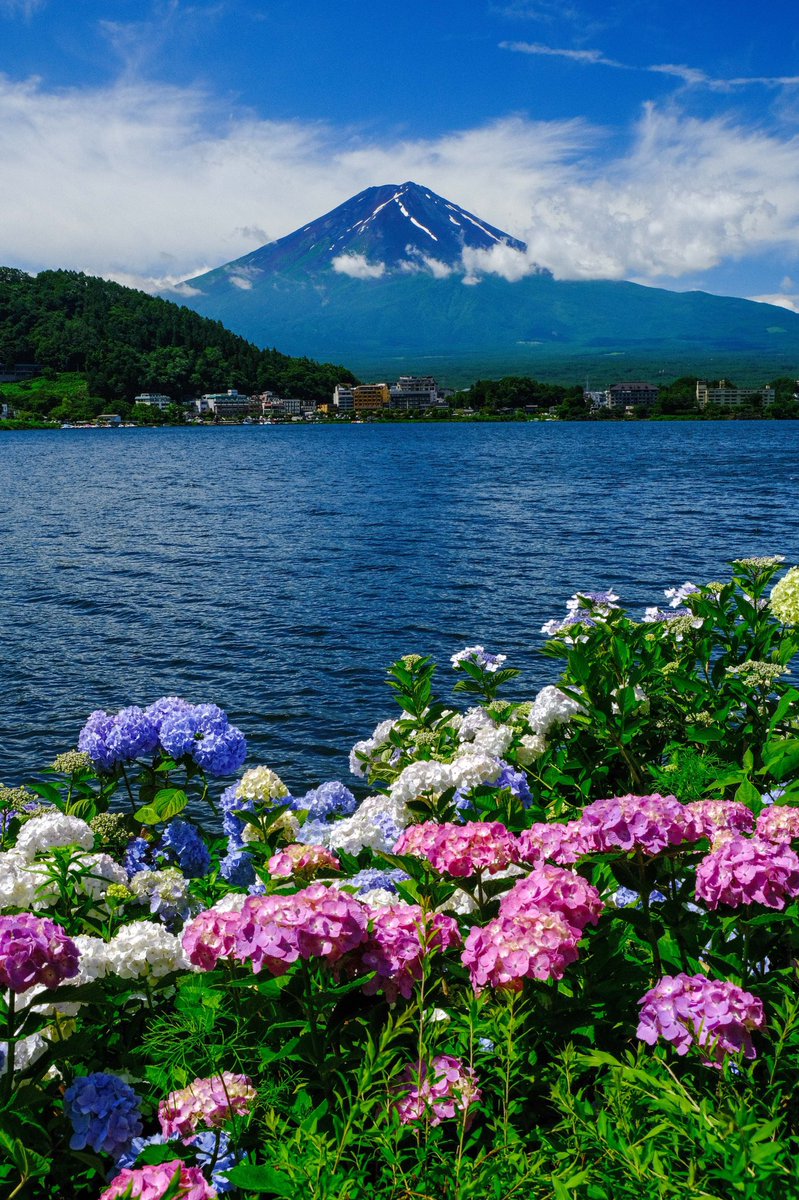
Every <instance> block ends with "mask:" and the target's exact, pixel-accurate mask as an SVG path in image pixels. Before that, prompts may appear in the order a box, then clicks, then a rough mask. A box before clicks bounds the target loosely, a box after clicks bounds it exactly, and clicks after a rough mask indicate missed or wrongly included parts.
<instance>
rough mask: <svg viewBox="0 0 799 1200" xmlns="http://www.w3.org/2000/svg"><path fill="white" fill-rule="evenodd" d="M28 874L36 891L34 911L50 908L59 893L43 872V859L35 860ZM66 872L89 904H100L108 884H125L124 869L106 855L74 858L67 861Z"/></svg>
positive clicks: (126, 878) (52, 881)
mask: <svg viewBox="0 0 799 1200" xmlns="http://www.w3.org/2000/svg"><path fill="white" fill-rule="evenodd" d="M28 870H29V873H30V875H31V877H32V878H33V879H34V880H35V886H36V888H37V907H38V908H41V907H43V906H46V905H48V904H54V903H55V902H56V901H57V900H58V896H59V890H58V885H57V883H56V881H55V880H54V879H53V878H52V877H51V876H50V874H49V872H48V870H47V859H46V858H40V859H38V860H37V861H36V862H35V863H33V864H31V865H30V866H29V868H28ZM68 872H69V875H70V877H71V879H72V881H73V883H74V884H75V886H76V887H77V888H78V890H79V891H81V892H83V894H84V895H86V896H91V898H92V899H93V900H101V899H102V897H103V896H104V895H105V894H106V892H107V891H108V888H109V886H110V885H111V884H112V883H123V884H127V882H128V875H127V871H126V870H125V868H124V867H122V866H120V864H119V863H117V862H114V860H113V858H111V856H110V855H109V854H75V855H73V856H72V858H71V859H70V862H69V867H68Z"/></svg>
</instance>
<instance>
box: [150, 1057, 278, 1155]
mask: <svg viewBox="0 0 799 1200" xmlns="http://www.w3.org/2000/svg"><path fill="white" fill-rule="evenodd" d="M256 1095H257V1092H256V1090H255V1088H254V1087H253V1084H252V1080H251V1079H249V1078H248V1076H247V1075H234V1074H233V1072H232V1071H223V1072H222V1073H221V1074H220V1075H213V1076H211V1077H210V1078H208V1079H195V1080H194V1082H193V1083H190V1084H189V1086H188V1087H185V1088H180V1089H179V1090H178V1091H176V1092H170V1093H169V1095H168V1096H167V1098H166V1100H162V1101H161V1103H160V1104H159V1105H158V1120H159V1122H160V1125H161V1132H162V1134H163V1135H164V1137H165V1138H166V1139H167V1141H168V1140H169V1139H170V1138H174V1137H179V1138H182V1139H183V1140H184V1141H186V1139H187V1138H190V1137H191V1136H192V1134H193V1133H194V1132H195V1130H196V1129H197V1127H198V1126H199V1125H204V1126H205V1127H206V1128H207V1129H218V1128H219V1127H220V1126H222V1125H225V1124H227V1122H228V1121H229V1120H230V1119H231V1118H232V1117H233V1116H240V1117H243V1116H246V1115H247V1113H248V1112H249V1111H250V1109H251V1108H252V1106H253V1102H254V1101H255V1097H256Z"/></svg>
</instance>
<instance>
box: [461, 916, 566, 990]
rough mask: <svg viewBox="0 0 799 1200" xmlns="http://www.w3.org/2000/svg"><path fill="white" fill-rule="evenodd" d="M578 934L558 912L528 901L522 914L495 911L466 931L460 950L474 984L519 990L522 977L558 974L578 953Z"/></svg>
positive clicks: (543, 976) (556, 975)
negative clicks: (482, 923) (483, 921)
mask: <svg viewBox="0 0 799 1200" xmlns="http://www.w3.org/2000/svg"><path fill="white" fill-rule="evenodd" d="M578 941H579V935H578V934H576V933H575V931H574V929H573V928H572V926H571V925H570V924H569V922H568V921H567V920H566V918H565V917H564V916H563V914H562V913H559V912H552V911H550V910H549V909H546V908H536V907H534V906H533V905H530V906H529V907H528V908H527V910H526V912H525V914H524V916H521V915H518V916H515V917H506V916H499V917H496V918H495V919H494V920H493V921H489V922H488V924H487V925H484V926H482V927H481V926H479V925H475V926H474V927H473V928H472V929H470V930H469V934H468V936H467V938H466V944H465V946H464V949H463V953H462V955H461V959H462V961H463V963H464V964H465V965H466V966H467V967H468V969H469V974H470V976H471V980H472V987H473V988H474V990H475V992H477V993H478V994H479V993H480V992H481V991H482V990H483V989H484V988H485V987H489V986H490V987H494V988H501V989H503V990H505V991H512V992H518V991H521V989H522V987H523V985H524V981H525V979H562V978H563V974H564V971H565V970H566V967H567V966H568V965H569V963H573V962H574V961H575V959H576V958H577V956H578V950H577V942H578Z"/></svg>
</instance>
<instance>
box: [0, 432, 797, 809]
mask: <svg viewBox="0 0 799 1200" xmlns="http://www.w3.org/2000/svg"><path fill="white" fill-rule="evenodd" d="M798 485H799V422H773V421H760V422H735V421H730V422H718V423H715V422H714V423H710V422H691V423H654V422H641V423H617V422H613V423H607V424H603V423H598V422H592V423H590V424H578V423H574V424H570V423H565V422H551V423H530V424H507V425H501V424H466V425H458V424H435V425H433V424H408V423H404V424H400V425H395V426H391V425H382V424H381V425H368V424H366V425H356V426H350V425H347V426H343V427H338V426H330V425H328V426H324V425H323V426H316V427H310V428H306V427H301V428H298V427H296V426H291V425H286V426H271V427H257V426H254V427H230V428H196V429H158V430H155V429H126V430H117V431H114V430H74V431H66V430H65V431H57V432H55V431H54V432H52V433H27V434H26V433H19V434H14V435H9V436H7V437H6V438H4V439H3V440H2V442H0V489H1V494H2V497H3V510H4V522H3V525H4V531H3V540H2V544H3V555H2V566H3V569H2V572H0V598H1V599H2V611H3V614H4V629H3V637H2V640H0V671H1V672H2V679H3V687H2V691H0V757H1V758H2V762H3V781H4V782H6V783H16V782H19V781H20V780H22V779H23V778H25V776H26V775H27V774H29V773H30V772H31V771H33V770H35V769H36V768H38V767H41V766H44V765H46V764H47V763H49V762H50V761H51V760H52V758H53V756H54V755H55V754H56V753H58V752H59V751H61V750H65V749H68V748H70V747H72V746H74V745H75V742H76V739H77V735H78V732H79V730H80V728H81V726H82V724H83V722H84V720H85V717H86V716H87V715H88V713H89V712H91V711H92V710H93V709H95V708H107V709H109V710H111V711H113V710H116V709H118V708H120V707H122V706H125V705H127V704H134V703H135V704H142V705H145V704H148V703H150V702H151V701H153V700H155V699H156V698H157V697H158V696H161V695H164V694H177V695H182V696H185V697H186V698H187V699H189V700H192V701H195V702H201V701H213V702H215V703H218V704H220V705H221V706H222V707H223V708H225V709H227V711H228V713H229V714H230V716H231V719H232V720H233V721H234V723H235V724H237V725H239V726H240V727H241V728H242V729H243V730H244V732H245V733H246V735H247V737H248V740H249V743H250V754H249V758H248V763H249V764H250V765H254V764H255V763H257V762H265V763H267V764H268V765H269V766H271V767H273V768H274V769H275V770H277V771H278V773H279V774H280V775H281V777H282V778H284V779H285V781H286V783H287V784H288V786H289V787H290V788H291V789H292V790H293V791H297V790H300V791H302V790H304V789H305V788H306V787H308V786H311V785H313V784H316V783H319V782H321V781H323V780H324V779H332V778H341V779H344V780H345V781H348V782H352V781H351V779H350V778H349V775H348V769H347V754H348V751H349V748H350V746H351V745H352V743H353V742H354V741H355V740H357V739H358V738H361V737H366V736H367V735H368V734H369V733H370V732H371V730H372V728H373V726H374V724H375V723H376V721H378V720H380V719H382V718H383V717H384V716H387V715H392V701H391V698H390V696H389V693H388V690H387V689H386V688H385V686H384V684H383V682H382V681H383V679H384V676H385V668H386V666H387V665H388V664H389V663H390V662H391V661H392V660H394V659H395V658H397V657H399V656H400V655H402V654H405V653H410V652H417V653H429V654H432V655H433V656H434V657H437V658H438V660H439V662H440V663H441V674H440V681H441V686H442V690H444V691H445V692H446V693H447V694H449V691H450V687H451V684H452V682H453V681H454V676H453V675H452V673H451V671H450V668H449V657H450V655H451V654H452V653H454V652H455V651H456V650H458V649H460V648H461V647H463V646H464V645H470V644H474V643H476V642H477V643H483V644H484V645H485V646H486V648H487V649H490V650H492V651H502V652H503V653H505V654H507V655H508V658H509V662H510V664H511V665H514V666H518V667H521V668H522V670H523V675H522V677H521V679H520V680H519V681H518V683H517V685H516V693H515V694H516V695H529V694H532V692H533V690H534V689H535V688H537V687H540V686H542V685H543V684H544V683H547V682H553V681H554V678H555V668H556V664H555V663H553V662H551V661H550V660H547V659H545V658H543V657H542V656H541V655H540V654H539V653H538V650H539V648H540V647H541V645H543V643H544V640H545V639H544V637H543V635H542V634H541V633H540V627H541V625H542V624H543V623H544V621H546V620H547V619H549V618H550V617H552V616H557V615H559V614H561V613H562V612H563V610H564V601H565V600H566V598H567V597H568V596H570V595H571V593H572V592H574V591H575V590H576V589H578V588H580V589H600V588H605V587H608V586H613V587H614V588H615V589H616V591H617V592H619V594H620V595H621V597H622V600H623V601H626V602H627V603H628V604H629V605H630V607H631V608H633V609H634V610H636V611H639V612H640V613H643V608H644V606H645V605H647V604H658V603H663V602H664V600H663V594H662V589H663V588H666V587H669V586H673V585H675V584H679V583H682V582H683V581H684V580H686V579H691V580H693V581H694V582H696V583H702V582H707V581H708V580H710V579H713V578H724V577H725V576H726V574H727V573H728V567H727V563H728V560H729V559H730V558H732V557H738V556H742V555H748V554H771V553H779V554H785V555H786V558H787V565H791V564H792V563H796V562H799V509H798V507H797V503H796V499H797V493H798Z"/></svg>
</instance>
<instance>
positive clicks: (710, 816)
mask: <svg viewBox="0 0 799 1200" xmlns="http://www.w3.org/2000/svg"><path fill="white" fill-rule="evenodd" d="M685 808H686V811H687V812H688V813H689V814H690V817H691V820H692V822H693V824H694V827H695V828H696V832H697V833H698V835H699V837H705V838H707V839H708V841H710V842H712V841H714V839H715V838H716V837H717V836H718V835H719V834H720V833H727V832H732V833H751V832H752V829H753V828H754V824H755V818H754V813H753V812H752V810H751V809H749V808H747V807H746V805H745V804H741V803H739V802H738V801H737V800H694V801H692V802H691V803H690V804H686V806H685Z"/></svg>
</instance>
